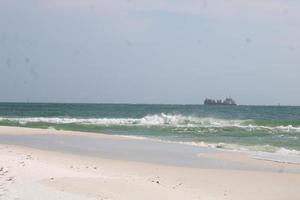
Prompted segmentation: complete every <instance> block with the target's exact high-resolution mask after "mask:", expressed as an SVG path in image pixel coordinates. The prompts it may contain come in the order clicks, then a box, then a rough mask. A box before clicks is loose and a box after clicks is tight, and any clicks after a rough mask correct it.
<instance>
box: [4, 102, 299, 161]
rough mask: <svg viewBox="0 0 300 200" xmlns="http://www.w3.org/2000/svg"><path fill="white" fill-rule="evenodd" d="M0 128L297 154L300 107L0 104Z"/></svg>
mask: <svg viewBox="0 0 300 200" xmlns="http://www.w3.org/2000/svg"><path fill="white" fill-rule="evenodd" d="M0 125H2V126H17V127H31V128H45V129H50V128H51V129H57V130H72V131H82V132H95V133H104V134H113V135H125V136H130V137H141V138H150V139H153V140H160V141H167V142H177V143H184V144H188V145H199V146H208V147H213V148H220V149H229V150H237V151H253V152H266V153H280V154H289V155H296V156H300V107H291V106H204V105H142V104H63V103H59V104H55V103H0Z"/></svg>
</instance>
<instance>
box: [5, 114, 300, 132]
mask: <svg viewBox="0 0 300 200" xmlns="http://www.w3.org/2000/svg"><path fill="white" fill-rule="evenodd" d="M3 120H8V121H14V122H17V123H19V124H21V125H26V124H27V123H38V122H40V123H50V124H85V125H106V126H109V125H127V126H132V125H134V126H137V125H140V126H169V127H175V128H200V129H199V131H201V128H202V129H204V130H205V131H207V130H208V131H209V132H214V131H218V130H219V129H226V128H235V129H242V130H244V131H249V132H251V131H259V130H261V131H266V132H300V127H294V126H292V125H288V126H272V127H271V126H259V125H252V124H251V120H230V119H228V120H225V119H218V118H208V117H203V118H201V117H195V116H183V115H170V114H164V113H161V114H156V115H147V116H144V117H142V118H68V117H24V118H7V117H2V118H0V121H3ZM180 131H182V130H180Z"/></svg>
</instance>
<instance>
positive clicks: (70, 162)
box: [0, 127, 300, 200]
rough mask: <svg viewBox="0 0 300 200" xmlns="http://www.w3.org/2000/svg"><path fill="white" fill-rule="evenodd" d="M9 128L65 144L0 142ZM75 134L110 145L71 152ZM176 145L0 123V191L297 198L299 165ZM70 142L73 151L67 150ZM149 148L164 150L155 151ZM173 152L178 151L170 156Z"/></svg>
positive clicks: (208, 199)
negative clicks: (1, 125) (8, 126)
mask: <svg viewBox="0 0 300 200" xmlns="http://www.w3.org/2000/svg"><path fill="white" fill-rule="evenodd" d="M66 134H67V135H66ZM7 135H10V136H13V139H18V140H19V139H21V140H24V139H25V140H28V141H31V142H32V140H37V141H38V142H37V143H35V142H33V143H32V144H34V145H38V143H39V144H40V145H44V143H43V138H44V139H46V140H47V139H50V140H51V139H53V138H54V139H55V140H53V141H60V142H63V143H61V144H60V143H59V142H58V143H55V142H54V143H53V146H54V147H56V148H57V149H56V150H53V149H51V148H49V147H48V148H41V147H40V146H34V145H32V146H29V145H27V146H26V145H20V144H19V145H17V144H8V143H6V144H3V139H4V138H5V137H6V136H7ZM52 136H53V137H52ZM56 139H59V140H56ZM77 139H79V140H80V141H81V144H82V145H83V147H84V148H85V147H87V146H86V145H90V144H92V143H87V141H88V142H95V141H96V143H93V144H94V145H99V144H100V145H105V144H106V143H108V147H109V148H105V147H101V146H97V148H96V150H97V149H98V150H99V148H100V149H101V148H102V150H103V151H100V152H96V153H95V152H94V151H95V149H94V148H92V146H89V149H88V151H87V150H81V149H80V150H79V151H75V150H74V149H76V148H79V147H78V146H75V147H76V148H75V147H72V146H71V147H72V148H71V147H70V145H71V144H73V143H75V144H76V141H77ZM12 141H15V140H12ZM48 142H49V141H48ZM50 143H51V141H50ZM28 144H29V143H28ZM51 145H52V144H51ZM51 145H50V146H51ZM152 145H156V146H154V147H152ZM61 146H63V148H64V149H61ZM66 146H69V147H66ZM117 146H118V147H117ZM113 147H115V148H113ZM129 147H130V148H129ZM179 147H180V148H181V147H183V146H178V145H175V144H171V145H170V144H165V143H159V144H157V142H153V141H152V142H151V141H143V140H134V139H128V138H127V139H126V138H122V137H118V136H110V135H104V134H103V135H99V134H95V135H94V134H86V133H83V134H80V133H77V132H70V131H55V130H49V129H29V128H15V127H14V128H7V127H0V185H1V186H0V197H1V199H4V200H6V199H14V198H18V199H25V200H27V199H28V200H29V199H46V200H48V199H49V200H50V199H67V200H68V199H70V200H71V199H74V200H77V199H78V200H81V199H146V200H147V199H149V200H150V199H154V198H155V199H175V200H176V199H205V200H217V199H233V200H238V199H278V200H279V199H290V200H293V199H295V200H296V199H299V198H300V194H299V192H298V189H297V188H298V185H299V184H300V166H299V165H294V164H286V163H274V162H269V161H262V160H256V159H253V158H251V157H249V156H247V155H246V154H243V153H235V152H224V151H218V150H216V151H209V150H207V148H196V147H185V148H184V147H183V148H182V150H180V151H176V149H177V148H179ZM67 148H71V151H65V150H66V149H67ZM118 148H119V150H120V151H119V150H118ZM153 148H154V149H155V148H157V151H161V150H163V151H167V153H166V152H160V154H156V151H155V150H153ZM137 149H139V151H137V152H136V150H137ZM195 149H197V151H194V150H195ZM106 151H109V152H108V153H107V152H106ZM118 152H122V154H126V155H127V156H128V157H126V156H124V155H119V154H118ZM132 152H135V153H132ZM147 152H152V153H153V155H154V156H155V157H161V158H157V159H158V160H151V159H153V157H151V155H145V154H144V153H147ZM195 152H196V153H195ZM190 153H191V155H190ZM141 154H142V155H141ZM174 154H176V155H177V154H182V155H177V157H174V158H172V157H173V156H174ZM167 155H168V156H169V157H171V158H168V157H167ZM121 156H123V157H121ZM139 156H141V157H143V159H144V160H140V159H139ZM178 156H179V157H178ZM132 157H136V159H132ZM178 158H181V159H183V162H187V163H183V164H180V165H178V163H176V162H175V163H173V161H172V159H178ZM161 159H164V160H167V161H168V162H165V163H164V162H161ZM198 161H200V163H202V162H204V164H203V163H202V164H201V165H200V164H199V163H198ZM237 164H238V165H237ZM245 194H247V195H245Z"/></svg>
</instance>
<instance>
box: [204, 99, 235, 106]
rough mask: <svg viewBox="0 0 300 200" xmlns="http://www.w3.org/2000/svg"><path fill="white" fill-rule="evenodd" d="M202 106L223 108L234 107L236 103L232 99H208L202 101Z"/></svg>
mask: <svg viewBox="0 0 300 200" xmlns="http://www.w3.org/2000/svg"><path fill="white" fill-rule="evenodd" d="M204 105H225V106H236V105H237V104H236V102H235V101H234V100H233V99H232V98H230V97H229V98H226V99H225V100H221V99H219V100H215V99H208V98H206V99H205V100H204Z"/></svg>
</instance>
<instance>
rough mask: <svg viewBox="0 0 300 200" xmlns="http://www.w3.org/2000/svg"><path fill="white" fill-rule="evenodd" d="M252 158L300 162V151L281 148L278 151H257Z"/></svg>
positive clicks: (292, 162)
mask: <svg viewBox="0 0 300 200" xmlns="http://www.w3.org/2000/svg"><path fill="white" fill-rule="evenodd" d="M252 158H255V159H259V160H268V161H273V162H283V163H291V164H300V151H297V150H290V149H286V148H283V147H282V148H279V149H278V150H277V151H276V152H274V153H270V152H255V153H252Z"/></svg>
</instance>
